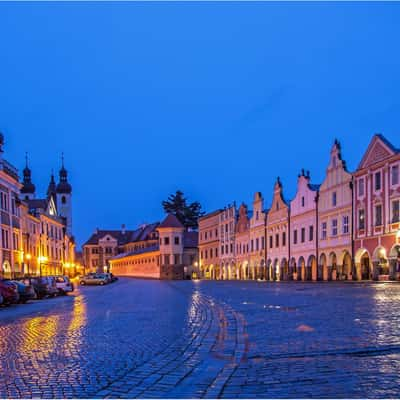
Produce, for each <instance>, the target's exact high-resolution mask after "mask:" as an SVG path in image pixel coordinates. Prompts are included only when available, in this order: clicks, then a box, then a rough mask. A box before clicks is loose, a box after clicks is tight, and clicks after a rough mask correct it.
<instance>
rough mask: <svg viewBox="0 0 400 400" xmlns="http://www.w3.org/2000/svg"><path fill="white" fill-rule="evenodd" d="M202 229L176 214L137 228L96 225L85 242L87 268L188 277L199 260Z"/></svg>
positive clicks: (144, 274) (165, 277)
mask: <svg viewBox="0 0 400 400" xmlns="http://www.w3.org/2000/svg"><path fill="white" fill-rule="evenodd" d="M197 246H198V233H197V232H195V231H188V230H187V229H185V228H184V227H183V225H182V224H181V223H180V222H179V220H178V219H177V218H176V217H175V215H173V214H169V215H167V216H166V218H165V219H164V220H163V221H162V222H161V223H160V222H154V223H151V224H143V225H141V226H139V227H138V228H137V229H135V230H126V229H125V226H122V229H121V230H100V229H96V230H95V231H94V233H93V234H92V235H91V236H90V238H89V239H88V240H87V241H86V243H85V244H84V245H83V261H84V265H85V267H86V270H88V271H89V270H91V271H97V272H103V271H106V272H107V271H108V272H109V271H111V272H112V273H114V274H116V275H119V276H134V277H141V278H153V279H184V278H189V277H191V275H192V268H193V266H194V265H195V264H196V263H197Z"/></svg>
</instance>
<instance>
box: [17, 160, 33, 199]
mask: <svg viewBox="0 0 400 400" xmlns="http://www.w3.org/2000/svg"><path fill="white" fill-rule="evenodd" d="M22 172H23V175H24V179H23V181H22V185H23V186H22V188H21V194H22V197H23V198H24V199H25V200H32V199H34V198H35V192H36V187H35V185H34V184H33V183H32V172H31V170H30V168H29V166H28V153H26V154H25V168H24V170H23V171H22Z"/></svg>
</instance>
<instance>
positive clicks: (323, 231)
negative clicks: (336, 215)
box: [321, 222, 326, 240]
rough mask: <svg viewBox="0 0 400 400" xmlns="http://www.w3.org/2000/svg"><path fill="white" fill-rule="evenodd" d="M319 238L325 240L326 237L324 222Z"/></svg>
mask: <svg viewBox="0 0 400 400" xmlns="http://www.w3.org/2000/svg"><path fill="white" fill-rule="evenodd" d="M321 239H322V240H325V239H326V222H323V223H322V227H321Z"/></svg>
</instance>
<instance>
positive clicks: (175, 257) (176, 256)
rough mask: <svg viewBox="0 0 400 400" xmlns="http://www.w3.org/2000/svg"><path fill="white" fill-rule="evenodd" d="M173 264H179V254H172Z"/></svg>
mask: <svg viewBox="0 0 400 400" xmlns="http://www.w3.org/2000/svg"><path fill="white" fill-rule="evenodd" d="M174 264H175V265H179V264H180V257H179V254H174Z"/></svg>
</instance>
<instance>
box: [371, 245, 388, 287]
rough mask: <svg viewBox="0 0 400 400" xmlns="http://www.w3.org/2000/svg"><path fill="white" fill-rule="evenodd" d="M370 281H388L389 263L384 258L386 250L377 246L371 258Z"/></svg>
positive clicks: (385, 257)
mask: <svg viewBox="0 0 400 400" xmlns="http://www.w3.org/2000/svg"><path fill="white" fill-rule="evenodd" d="M372 266H373V269H372V279H375V280H389V261H388V259H387V256H386V249H385V248H384V247H382V246H378V247H377V248H376V249H375V251H374V254H373V256H372Z"/></svg>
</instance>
